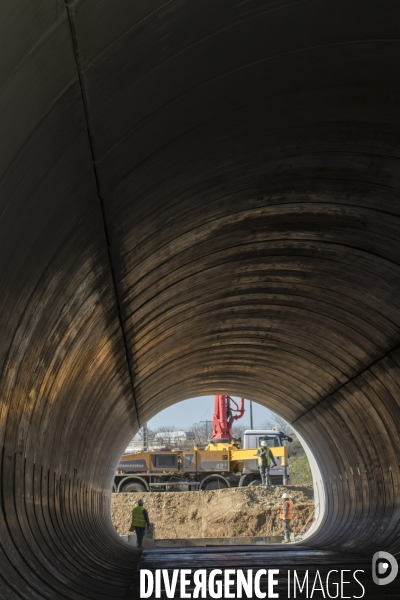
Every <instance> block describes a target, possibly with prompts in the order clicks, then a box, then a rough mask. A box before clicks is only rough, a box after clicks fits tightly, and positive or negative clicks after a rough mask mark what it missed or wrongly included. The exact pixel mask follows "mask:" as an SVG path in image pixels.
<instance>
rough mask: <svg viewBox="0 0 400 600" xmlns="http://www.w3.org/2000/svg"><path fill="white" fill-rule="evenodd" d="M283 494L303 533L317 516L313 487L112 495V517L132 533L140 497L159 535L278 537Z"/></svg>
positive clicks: (123, 531)
mask: <svg viewBox="0 0 400 600" xmlns="http://www.w3.org/2000/svg"><path fill="white" fill-rule="evenodd" d="M283 492H288V494H289V495H290V498H291V500H292V502H293V504H294V519H293V523H292V531H293V532H294V533H296V534H299V533H301V532H302V531H303V530H304V527H305V526H306V525H307V523H309V522H310V520H311V519H312V518H313V515H314V493H313V488H312V487H303V486H290V487H283V486H271V487H257V486H254V487H246V488H231V489H224V490H212V491H204V492H151V493H147V494H139V493H130V494H113V497H112V504H111V517H112V521H113V523H114V526H115V528H116V530H117V532H118V533H119V534H126V533H128V532H129V527H130V522H131V511H132V508H134V507H135V506H136V505H137V501H138V499H139V498H141V497H142V498H143V499H144V501H145V508H146V509H147V510H148V513H149V517H150V521H151V522H152V523H154V532H155V538H156V539H165V538H167V539H177V538H183V539H186V538H198V537H207V538H208V537H246V536H268V535H280V534H282V527H281V524H280V519H279V507H280V505H281V502H282V500H281V496H282V494H283Z"/></svg>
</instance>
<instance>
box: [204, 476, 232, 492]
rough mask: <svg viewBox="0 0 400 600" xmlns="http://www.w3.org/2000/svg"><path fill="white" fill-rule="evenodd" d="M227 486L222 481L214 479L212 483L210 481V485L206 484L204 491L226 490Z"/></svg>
mask: <svg viewBox="0 0 400 600" xmlns="http://www.w3.org/2000/svg"><path fill="white" fill-rule="evenodd" d="M227 487H228V486H227V484H226V483H225V481H222V479H215V480H214V481H210V483H207V485H206V487H205V488H204V489H205V490H206V491H207V490H222V489H225V488H227Z"/></svg>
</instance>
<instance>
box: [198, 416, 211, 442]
mask: <svg viewBox="0 0 400 600" xmlns="http://www.w3.org/2000/svg"><path fill="white" fill-rule="evenodd" d="M200 423H205V424H206V438H207V441H208V440H209V437H208V424H209V423H212V421H200Z"/></svg>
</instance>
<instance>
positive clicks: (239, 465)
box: [113, 395, 292, 492]
mask: <svg viewBox="0 0 400 600" xmlns="http://www.w3.org/2000/svg"><path fill="white" fill-rule="evenodd" d="M243 415H244V398H241V400H240V405H239V404H238V403H237V402H236V401H235V400H233V399H232V398H231V397H230V396H222V395H218V396H215V399H214V418H213V428H212V433H211V436H210V441H209V444H208V445H207V446H206V448H204V449H200V448H199V447H198V446H195V447H194V448H193V449H192V450H171V449H164V450H153V451H150V452H144V451H139V452H136V453H131V454H125V455H124V456H123V457H122V458H121V461H120V463H119V465H118V469H117V473H116V475H115V479H114V484H113V491H114V492H146V491H187V490H213V489H219V488H229V487H244V486H248V485H259V484H260V483H261V478H260V474H259V471H258V461H257V456H256V449H257V448H258V446H259V445H260V442H261V441H266V442H267V446H268V447H269V448H270V450H271V452H272V454H273V456H274V458H275V462H276V463H277V467H276V468H274V467H271V472H270V479H271V483H272V484H276V485H279V484H285V485H287V484H288V482H289V476H290V474H289V462H288V449H287V446H286V442H287V441H289V442H291V441H292V438H290V437H288V436H287V435H285V434H284V433H283V432H282V431H278V430H277V429H276V428H274V429H270V430H261V429H255V430H246V431H245V433H244V439H243V440H240V439H235V438H234V437H233V435H232V425H233V422H234V421H235V420H237V419H240V418H241V417H243ZM242 443H243V447H240V446H241V444H242Z"/></svg>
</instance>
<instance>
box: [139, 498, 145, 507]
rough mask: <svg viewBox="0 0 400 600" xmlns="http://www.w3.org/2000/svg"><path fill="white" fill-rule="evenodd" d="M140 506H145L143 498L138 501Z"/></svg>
mask: <svg viewBox="0 0 400 600" xmlns="http://www.w3.org/2000/svg"><path fill="white" fill-rule="evenodd" d="M138 504H139V506H143V504H144V500H143V499H142V498H140V500H138Z"/></svg>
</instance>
